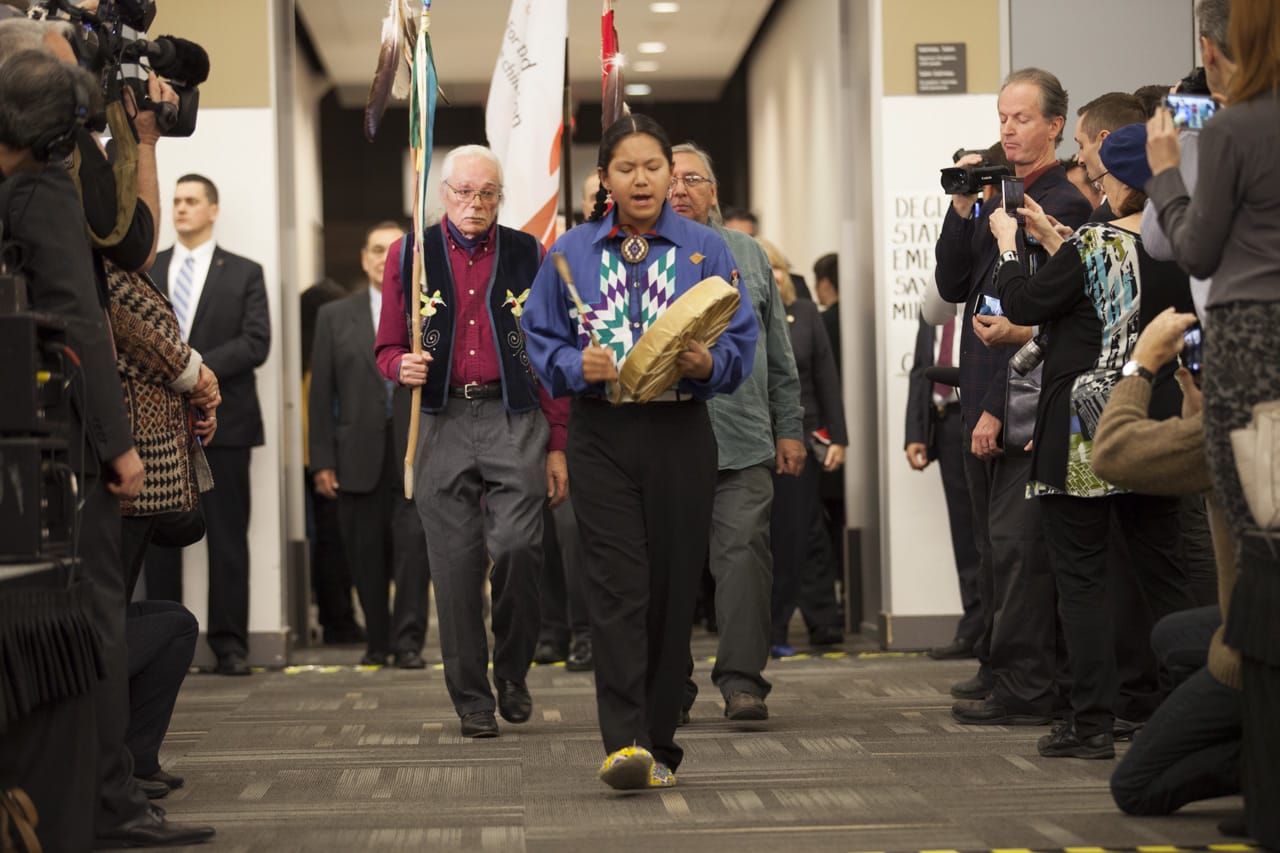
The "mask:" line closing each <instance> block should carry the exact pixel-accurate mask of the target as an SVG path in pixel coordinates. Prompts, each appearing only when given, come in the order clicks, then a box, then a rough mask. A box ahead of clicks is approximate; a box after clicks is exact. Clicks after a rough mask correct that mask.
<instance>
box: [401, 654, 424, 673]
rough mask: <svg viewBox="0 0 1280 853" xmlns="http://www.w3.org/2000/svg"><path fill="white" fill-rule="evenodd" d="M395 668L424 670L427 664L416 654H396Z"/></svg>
mask: <svg viewBox="0 0 1280 853" xmlns="http://www.w3.org/2000/svg"><path fill="white" fill-rule="evenodd" d="M396 667H397V668H399V669H426V668H427V662H426V661H424V660H423V659H422V655H420V654H418V653H417V652H396Z"/></svg>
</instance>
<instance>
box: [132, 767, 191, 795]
mask: <svg viewBox="0 0 1280 853" xmlns="http://www.w3.org/2000/svg"><path fill="white" fill-rule="evenodd" d="M133 778H135V779H137V780H139V781H146V782H163V783H165V784H166V785H168V786H169V788H170V790H173V791H176V790H178V789H179V788H181V787H182V786H183V785H185V784H187V780H186V779H183V778H182V777H181V776H175V775H173V774H172V773H166V772H164V771H163V770H157V771H156V772H155V773H151V774H150V775H147V776H135V777H133Z"/></svg>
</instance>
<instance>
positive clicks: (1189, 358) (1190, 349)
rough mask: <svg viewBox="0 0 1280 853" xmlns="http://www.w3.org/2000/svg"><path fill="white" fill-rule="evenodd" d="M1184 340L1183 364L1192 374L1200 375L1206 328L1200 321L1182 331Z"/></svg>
mask: <svg viewBox="0 0 1280 853" xmlns="http://www.w3.org/2000/svg"><path fill="white" fill-rule="evenodd" d="M1182 342H1183V344H1184V346H1183V347H1182V356H1181V358H1182V366H1183V367H1185V368H1186V369H1187V370H1189V371H1191V375H1192V376H1199V375H1200V367H1201V364H1202V362H1203V359H1204V330H1203V329H1202V328H1200V324H1199V323H1196V324H1195V325H1194V326H1192V327H1191V328H1190V329H1187V330H1186V331H1185V332H1183V333H1182Z"/></svg>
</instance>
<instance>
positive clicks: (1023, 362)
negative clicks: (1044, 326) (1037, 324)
mask: <svg viewBox="0 0 1280 853" xmlns="http://www.w3.org/2000/svg"><path fill="white" fill-rule="evenodd" d="M1045 341H1046V335H1045V333H1044V332H1043V331H1041V332H1040V334H1038V335H1036V336H1035V337H1034V338H1032V339H1031V340H1029V341H1027V342H1026V343H1025V344H1023V345H1022V346H1021V347H1020V348H1019V349H1018V351H1017V352H1015V353H1014V354H1013V355H1011V356H1009V366H1010V367H1012V368H1013V369H1014V371H1015V372H1016V373H1017V374H1018V375H1019V376H1026V375H1027V374H1028V373H1030V372H1031V371H1033V370H1035V369H1036V365H1038V364H1039V363H1040V362H1042V361H1044V346H1045Z"/></svg>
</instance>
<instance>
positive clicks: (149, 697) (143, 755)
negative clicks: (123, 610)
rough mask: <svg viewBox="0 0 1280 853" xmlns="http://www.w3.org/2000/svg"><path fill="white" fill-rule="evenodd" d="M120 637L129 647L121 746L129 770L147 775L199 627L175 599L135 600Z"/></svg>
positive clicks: (155, 760)
mask: <svg viewBox="0 0 1280 853" xmlns="http://www.w3.org/2000/svg"><path fill="white" fill-rule="evenodd" d="M125 636H126V638H127V641H128V644H129V728H128V730H127V732H126V733H125V745H126V746H128V747H129V752H130V753H131V754H132V755H133V764H134V767H133V772H134V773H135V774H137V775H139V776H150V775H151V774H153V773H155V772H156V771H158V770H159V769H160V744H161V743H163V742H164V736H165V732H167V731H168V730H169V719H170V718H171V717H172V716H173V706H174V703H176V702H177V701H178V691H179V690H180V689H181V688H182V680H183V679H184V678H186V676H187V670H188V669H189V668H190V666H191V659H192V658H193V657H194V656H195V653H196V640H197V639H198V638H199V636H200V624H199V623H198V622H197V621H196V617H195V616H193V615H192V613H191V611H190V610H188V609H187V608H185V607H183V606H182V605H181V604H178V603H177V602H176V601H136V602H134V603H133V604H130V605H129V609H128V611H127V614H126V621H125Z"/></svg>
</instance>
